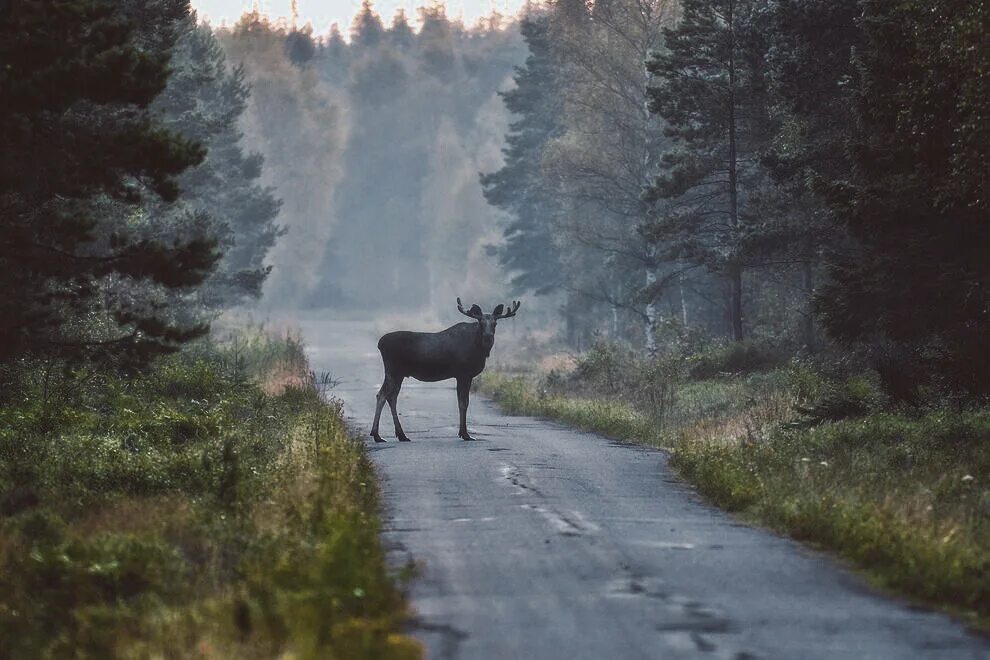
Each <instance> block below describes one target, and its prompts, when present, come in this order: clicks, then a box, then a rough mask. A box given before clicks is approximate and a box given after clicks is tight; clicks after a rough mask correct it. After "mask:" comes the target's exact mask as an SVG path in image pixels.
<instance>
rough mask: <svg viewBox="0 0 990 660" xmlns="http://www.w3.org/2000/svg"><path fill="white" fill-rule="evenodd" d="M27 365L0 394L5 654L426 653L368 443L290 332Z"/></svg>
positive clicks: (1, 646) (0, 592)
mask: <svg viewBox="0 0 990 660" xmlns="http://www.w3.org/2000/svg"><path fill="white" fill-rule="evenodd" d="M29 366H30V368H25V369H24V370H23V372H22V373H20V374H18V376H19V378H18V380H19V382H21V383H22V386H21V388H20V390H19V391H18V392H17V393H16V394H15V395H13V396H11V397H10V398H9V400H8V401H7V402H6V403H5V405H4V406H3V407H2V409H0V656H3V657H36V656H46V657H47V656H55V657H61V656H66V655H90V656H98V657H106V656H115V657H116V656H125V657H132V656H140V657H146V656H169V657H173V656H177V655H178V656H197V657H273V656H279V655H285V654H288V655H293V656H296V657H331V658H334V657H336V658H417V657H420V656H421V655H422V649H421V648H420V647H419V645H418V643H416V642H414V641H413V640H411V639H409V638H407V637H405V636H403V635H402V634H401V629H402V626H403V623H404V621H405V619H406V618H407V610H406V604H405V600H404V598H403V595H402V590H401V580H402V576H397V575H394V574H392V573H391V572H389V571H388V570H387V569H386V565H385V561H384V553H383V551H382V548H381V545H380V541H379V531H380V521H379V519H378V513H377V512H378V506H379V501H378V490H377V485H376V481H375V475H374V473H373V470H372V468H371V465H370V463H369V462H368V460H367V458H366V456H365V454H364V450H363V444H362V443H361V442H359V441H356V440H353V439H352V438H350V437H349V435H348V432H347V429H346V428H345V426H344V424H343V422H342V419H341V414H340V407H339V404H336V403H333V402H332V401H331V402H327V401H326V400H324V399H323V398H322V397H321V395H320V392H319V391H318V388H317V387H316V385H315V383H314V379H313V377H312V375H311V374H310V373H309V371H308V365H307V364H306V361H305V356H304V354H303V352H302V347H301V344H299V342H298V341H297V340H294V339H292V338H291V337H290V338H284V337H283V338H281V339H272V338H270V337H265V336H263V335H260V334H254V335H252V336H249V337H245V336H243V335H242V336H239V337H237V338H236V339H234V340H230V341H226V342H224V343H223V344H217V343H212V342H202V343H199V344H197V345H195V346H192V347H189V348H188V349H187V350H185V351H183V352H182V353H180V354H178V355H175V356H170V357H169V358H166V359H164V360H162V361H161V362H159V363H158V364H157V365H155V367H154V368H153V369H151V370H150V371H149V372H148V373H146V374H144V375H141V376H138V377H130V378H125V377H122V376H119V375H116V374H112V373H91V372H87V371H85V370H83V369H67V368H65V367H64V366H63V365H29Z"/></svg>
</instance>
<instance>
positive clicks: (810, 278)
mask: <svg viewBox="0 0 990 660" xmlns="http://www.w3.org/2000/svg"><path fill="white" fill-rule="evenodd" d="M801 290H802V291H803V292H804V299H805V302H806V305H805V309H804V314H803V315H802V317H801V342H802V343H803V344H804V346H805V348H806V349H807V350H808V352H809V353H814V352H815V351H816V350H817V348H818V338H817V337H815V316H814V314H813V313H812V310H811V297H812V295H813V294H814V291H815V272H814V270H813V269H812V266H811V262H810V261H806V262H804V264H803V265H802V266H801Z"/></svg>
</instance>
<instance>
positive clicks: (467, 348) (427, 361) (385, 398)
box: [371, 298, 519, 442]
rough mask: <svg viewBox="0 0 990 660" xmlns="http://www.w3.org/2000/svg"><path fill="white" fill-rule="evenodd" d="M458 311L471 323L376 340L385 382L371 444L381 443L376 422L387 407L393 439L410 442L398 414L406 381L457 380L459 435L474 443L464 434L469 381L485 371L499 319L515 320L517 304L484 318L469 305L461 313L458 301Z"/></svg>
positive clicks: (402, 332)
mask: <svg viewBox="0 0 990 660" xmlns="http://www.w3.org/2000/svg"><path fill="white" fill-rule="evenodd" d="M457 310H458V311H459V312H460V313H461V314H463V315H464V316H467V317H470V318H472V319H474V322H466V323H457V324H455V325H452V326H450V327H449V328H447V329H446V330H442V331H440V332H409V331H407V330H398V331H396V332H389V333H388V334H386V335H382V338H381V339H379V340H378V350H379V351H380V352H381V354H382V363H383V364H384V365H385V380H384V381H383V382H382V387H381V389H380V390H378V395H377V396H376V397H375V399H376V401H375V403H376V405H375V422H374V424H372V426H371V437H372V438H374V439H375V442H385V441H384V440H382V437H381V436H380V435H379V434H378V422H379V420H380V419H381V416H382V408H384V407H385V404H386V403H388V407H389V409H390V410H391V411H392V422H393V423H394V424H395V436H396V437H397V438H398V439H399V440H401V441H404V442H408V441H409V438H408V437H406V434H405V432H404V431H403V430H402V425H401V424H400V423H399V414H398V412H397V411H396V403H397V402H398V399H399V390H400V389H401V388H402V381H403V380H405V379H406V378H415V379H416V380H421V381H425V382H428V383H435V382H437V381H441V380H448V379H450V378H455V379H457V408H458V410H459V411H460V416H461V419H460V431H459V433H458V435H460V436H461V437H462V438H463V439H465V440H474V438H472V437H471V434H470V433H468V429H467V409H468V398H469V397H470V394H471V381H473V380H474V377H475V376H477V375H478V374H480V373H481V372H482V371H483V370H484V368H485V361H486V360H487V359H488V356H489V355H490V354H491V352H492V347H493V346H495V326H496V325H497V323H498V321H499V319H507V318H510V317H513V316H515V315H516V312H517V311H519V302H518V301H514V302H513V303H512V305H511V306H510V307H505V306H504V305H496V306H495V309H494V310H492V313H491V314H485V313H484V312H482V311H481V307H479V306H478V305H471V309H469V310H467V311H464V306H463V305H462V304H461V299H460V298H458V299H457Z"/></svg>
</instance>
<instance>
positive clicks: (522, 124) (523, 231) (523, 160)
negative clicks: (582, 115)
mask: <svg viewBox="0 0 990 660" xmlns="http://www.w3.org/2000/svg"><path fill="white" fill-rule="evenodd" d="M520 29H521V31H522V35H523V38H524V39H525V40H526V43H527V45H528V46H529V51H530V54H529V57H528V58H527V59H526V62H525V64H524V65H523V66H520V67H517V68H516V75H515V82H516V87H515V89H512V90H510V91H507V92H502V93H501V96H502V100H503V102H504V103H505V106H506V108H508V109H509V111H510V112H512V113H513V114H514V115H515V116H516V117H517V119H516V120H515V121H513V122H512V124H511V125H510V127H509V134H508V135H507V136H506V143H507V146H506V147H505V148H504V149H503V154H504V156H505V164H504V165H503V166H502V168H501V169H500V170H498V171H497V172H493V173H491V174H483V175H482V176H481V185H482V186H483V187H484V193H485V199H486V200H488V203H489V204H492V205H493V206H496V207H498V208H500V209H502V210H503V211H506V212H507V213H508V214H509V216H510V220H509V224H508V225H507V226H506V229H505V232H504V235H505V245H504V246H501V247H499V248H498V258H499V262H500V263H501V265H502V266H503V267H504V268H505V269H506V270H507V271H509V272H511V273H513V274H514V276H513V279H512V285H513V287H514V289H515V291H516V292H517V293H522V292H525V291H534V292H536V293H546V292H548V291H550V290H553V289H555V288H557V287H558V286H559V285H560V277H561V274H562V270H561V264H560V260H559V255H558V249H557V246H556V245H555V244H554V239H553V234H552V231H551V227H552V222H553V219H554V218H555V217H556V216H557V214H559V213H560V206H559V202H558V200H557V199H556V197H555V195H554V191H553V187H552V184H551V183H550V182H548V181H546V180H545V177H544V176H543V174H542V173H541V168H540V163H541V160H542V153H543V149H544V148H545V147H546V145H547V143H548V142H549V141H550V140H552V139H554V138H556V137H557V136H558V135H560V133H561V131H562V127H561V126H560V123H559V121H560V116H561V112H562V105H563V103H562V98H561V94H560V82H559V80H558V78H557V76H558V72H559V63H558V62H557V60H556V58H555V56H554V54H553V51H552V48H551V44H550V39H549V37H550V21H549V19H548V18H547V17H546V16H530V17H527V18H525V19H523V21H522V24H521V26H520Z"/></svg>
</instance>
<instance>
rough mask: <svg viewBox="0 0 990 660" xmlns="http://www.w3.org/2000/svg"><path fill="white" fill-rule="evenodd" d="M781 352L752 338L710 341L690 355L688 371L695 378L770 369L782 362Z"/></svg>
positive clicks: (782, 354)
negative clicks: (748, 339)
mask: <svg viewBox="0 0 990 660" xmlns="http://www.w3.org/2000/svg"><path fill="white" fill-rule="evenodd" d="M787 359H788V356H787V355H786V354H784V353H783V352H781V351H779V350H776V349H774V348H772V347H771V346H768V345H767V344H763V343H759V342H754V341H739V342H729V343H718V344H713V345H711V346H710V347H708V348H705V349H702V350H700V351H699V352H697V353H695V354H694V355H692V356H690V358H689V361H690V363H691V368H690V374H691V377H692V378H694V379H695V380H704V379H706V378H717V377H719V376H725V375H732V374H747V373H754V372H759V371H769V370H770V369H773V368H775V367H778V366H780V365H782V364H784V363H785V362H786V361H787Z"/></svg>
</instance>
